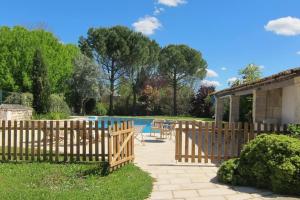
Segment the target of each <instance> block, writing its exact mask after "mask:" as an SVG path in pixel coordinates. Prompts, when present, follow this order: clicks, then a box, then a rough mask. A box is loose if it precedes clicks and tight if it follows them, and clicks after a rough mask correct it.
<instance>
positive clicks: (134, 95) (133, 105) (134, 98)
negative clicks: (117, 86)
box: [132, 89, 137, 115]
mask: <svg viewBox="0 0 300 200" xmlns="http://www.w3.org/2000/svg"><path fill="white" fill-rule="evenodd" d="M136 96H137V94H136V91H135V89H134V90H133V103H132V110H133V114H134V115H136V114H137V113H136Z"/></svg>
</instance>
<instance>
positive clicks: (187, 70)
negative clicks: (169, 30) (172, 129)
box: [159, 45, 207, 115]
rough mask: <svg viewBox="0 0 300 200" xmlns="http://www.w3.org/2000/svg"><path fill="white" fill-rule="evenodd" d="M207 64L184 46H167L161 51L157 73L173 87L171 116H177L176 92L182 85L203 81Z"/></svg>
mask: <svg viewBox="0 0 300 200" xmlns="http://www.w3.org/2000/svg"><path fill="white" fill-rule="evenodd" d="M206 68H207V63H206V61H205V60H204V59H203V58H202V55H201V53H200V52H199V51H197V50H195V49H192V48H190V47H188V46H186V45H169V46H166V47H165V48H163V49H162V50H161V53H160V57H159V72H160V73H161V75H163V76H164V77H165V78H166V79H167V80H168V81H169V84H170V85H171V86H172V87H173V114H174V115H177V100H176V98H177V90H178V87H180V86H181V85H183V84H186V83H187V82H190V81H192V80H194V79H195V78H199V79H203V78H204V77H205V74H206Z"/></svg>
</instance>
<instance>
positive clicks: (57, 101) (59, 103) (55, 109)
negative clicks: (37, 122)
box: [49, 94, 71, 116]
mask: <svg viewBox="0 0 300 200" xmlns="http://www.w3.org/2000/svg"><path fill="white" fill-rule="evenodd" d="M49 111H50V113H64V114H65V115H67V116H68V115H70V113H71V111H70V108H69V106H68V104H67V103H66V102H65V100H64V97H63V96H60V95H58V94H52V95H51V96H50V108H49Z"/></svg>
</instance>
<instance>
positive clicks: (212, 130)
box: [210, 122, 215, 162]
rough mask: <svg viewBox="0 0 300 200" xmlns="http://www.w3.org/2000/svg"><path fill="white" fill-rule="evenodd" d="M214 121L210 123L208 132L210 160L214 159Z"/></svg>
mask: <svg viewBox="0 0 300 200" xmlns="http://www.w3.org/2000/svg"><path fill="white" fill-rule="evenodd" d="M214 148H215V122H212V123H211V133H210V161H211V162H213V161H214V159H215V150H214Z"/></svg>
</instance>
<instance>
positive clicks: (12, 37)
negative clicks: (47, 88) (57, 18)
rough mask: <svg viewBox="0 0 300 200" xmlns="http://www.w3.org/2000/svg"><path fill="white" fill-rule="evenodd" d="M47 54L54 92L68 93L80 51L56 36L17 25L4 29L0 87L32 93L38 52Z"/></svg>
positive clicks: (0, 32) (0, 43) (0, 44)
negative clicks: (34, 65) (74, 64)
mask: <svg viewBox="0 0 300 200" xmlns="http://www.w3.org/2000/svg"><path fill="white" fill-rule="evenodd" d="M37 48H39V49H41V51H42V52H43V56H44V62H45V63H46V64H47V66H48V75H49V82H50V85H51V91H52V92H59V93H62V92H65V91H66V88H65V86H66V84H64V82H65V80H67V79H68V78H69V77H70V75H71V73H72V71H73V65H72V60H73V58H74V57H76V55H77V53H78V52H79V49H78V48H77V47H76V46H75V45H70V44H67V45H65V44H62V43H61V42H60V41H59V40H58V39H57V38H56V37H55V36H54V35H53V34H52V33H50V32H47V31H44V30H40V29H39V30H28V29H26V28H24V27H20V26H16V27H13V28H9V27H6V26H3V27H0V52H1V54H0V88H2V89H4V90H8V91H14V92H29V91H31V87H32V80H31V77H30V76H31V75H30V74H31V70H32V66H33V65H32V64H33V57H34V54H35V50H36V49H37Z"/></svg>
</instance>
